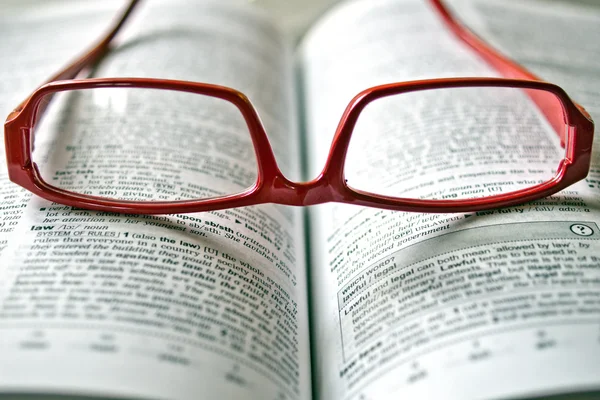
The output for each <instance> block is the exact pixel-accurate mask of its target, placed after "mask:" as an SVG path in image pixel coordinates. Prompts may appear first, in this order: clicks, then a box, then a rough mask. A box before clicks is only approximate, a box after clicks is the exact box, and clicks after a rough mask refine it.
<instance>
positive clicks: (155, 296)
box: [0, 1, 310, 399]
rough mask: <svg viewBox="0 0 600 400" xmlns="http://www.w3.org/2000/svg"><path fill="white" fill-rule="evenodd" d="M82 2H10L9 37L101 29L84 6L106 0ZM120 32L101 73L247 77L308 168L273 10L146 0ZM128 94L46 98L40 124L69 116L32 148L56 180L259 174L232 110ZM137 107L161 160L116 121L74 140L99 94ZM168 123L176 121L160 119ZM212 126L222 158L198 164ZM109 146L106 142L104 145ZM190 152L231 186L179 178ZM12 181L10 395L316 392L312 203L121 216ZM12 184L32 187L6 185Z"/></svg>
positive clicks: (283, 154) (287, 147)
mask: <svg viewBox="0 0 600 400" xmlns="http://www.w3.org/2000/svg"><path fill="white" fill-rule="evenodd" d="M86 4H87V3H86ZM119 5H120V2H119ZM53 6H56V7H53ZM15 7H16V6H15ZM82 7H83V6H82ZM83 8H84V9H83V10H81V11H80V13H78V12H75V11H73V10H72V9H71V8H67V7H62V8H61V7H58V3H57V4H49V5H48V7H47V8H43V7H42V8H41V11H39V12H38V13H37V14H36V15H37V17H38V18H37V19H36V20H32V19H31V18H32V17H29V16H27V15H24V14H22V13H20V12H17V11H18V10H16V11H15V12H14V14H10V15H8V16H7V20H10V21H11V23H10V24H8V25H4V24H3V25H2V28H1V29H3V30H7V31H8V32H9V34H8V37H6V36H5V38H3V41H2V42H1V43H2V45H3V46H6V47H7V48H14V49H15V50H18V49H21V50H22V51H23V52H24V51H25V50H26V51H28V52H29V53H28V54H35V52H36V51H40V49H47V48H49V47H45V46H51V45H56V46H57V47H59V44H58V43H57V42H59V41H60V39H61V38H62V37H63V36H74V37H77V36H78V35H79V31H82V32H84V31H86V29H87V28H88V25H90V28H92V27H93V26H92V24H88V23H86V22H85V21H86V19H81V16H82V15H83V16H89V17H90V18H91V16H94V17H97V16H99V15H100V14H98V13H96V12H95V11H94V10H91V13H88V11H87V10H85V7H83ZM11 12H12V11H11ZM114 13H116V7H113V8H112V12H111V13H108V12H106V13H103V14H102V15H106V17H107V18H105V19H104V20H103V21H102V22H103V24H102V25H103V27H102V28H104V27H105V26H108V21H109V20H110V18H111V17H112V15H114ZM3 18H4V15H3ZM71 20H73V24H71ZM56 21H60V25H61V26H62V27H64V28H60V29H64V32H62V35H61V36H60V37H59V38H57V39H55V38H53V36H52V35H53V32H54V31H55V30H60V29H59V28H55V24H56V25H58V22H56ZM77 22H81V26H80V25H79V24H78V23H77ZM33 24H38V29H39V31H40V32H42V29H47V30H46V31H45V32H43V36H45V38H41V39H45V40H46V41H43V40H40V43H39V44H38V43H34V42H31V43H30V42H29V41H28V40H26V38H27V34H28V30H27V28H28V27H29V26H31V25H33ZM93 25H95V24H93ZM44 27H46V28H44ZM124 29H125V31H124V32H123V35H122V36H120V38H119V40H118V43H117V46H116V47H115V48H113V49H112V50H111V52H110V53H109V54H108V55H107V56H106V58H105V59H104V60H103V61H102V62H101V63H100V64H99V65H98V66H97V67H96V68H95V70H94V71H93V76H95V77H114V76H120V77H132V76H133V77H153V78H167V79H169V78H170V79H181V80H190V81H198V82H207V83H213V84H219V85H225V86H229V87H232V88H235V89H237V90H239V91H241V92H243V93H245V94H246V95H247V96H248V97H249V98H250V100H251V101H252V102H253V104H254V105H255V107H256V108H257V110H258V112H259V113H260V116H261V118H262V120H263V123H264V125H265V128H266V130H267V131H268V132H269V138H270V140H271V141H272V144H273V147H274V150H275V152H276V156H277V157H278V160H279V162H280V165H281V166H282V169H284V170H285V171H286V173H289V174H290V176H291V177H294V176H297V174H298V171H299V154H297V152H296V151H295V148H296V147H297V143H298V136H297V133H296V132H297V130H296V120H295V118H296V117H295V107H294V104H293V103H294V99H293V92H292V91H291V90H290V88H291V85H292V82H293V80H292V79H291V76H290V75H291V73H292V68H291V65H290V60H291V57H290V52H289V49H288V47H287V44H286V43H285V42H284V41H283V40H281V36H280V35H279V31H278V29H277V28H276V27H275V26H273V25H272V24H271V23H270V22H269V21H268V19H267V18H266V17H265V15H264V14H263V13H261V12H258V11H256V10H255V9H253V8H251V7H248V6H245V5H243V4H240V3H239V2H235V3H229V2H226V3H224V2H220V1H219V2H217V1H213V2H202V3H197V2H182V1H179V2H170V1H169V2H167V1H162V2H161V1H148V2H143V3H141V4H140V6H139V9H136V10H135V13H134V15H133V16H132V19H131V20H130V21H129V22H128V25H127V26H126V27H125V28H124ZM97 33H98V32H97V31H96V32H94V36H96V35H97ZM40 36H41V35H40ZM82 36H84V35H82ZM21 38H22V39H21ZM18 40H22V41H23V43H18ZM89 40H91V38H86V40H85V42H86V44H87V43H89ZM82 41H83V38H82ZM25 45H26V46H25ZM83 48H84V46H83V45H81V46H80V44H79V43H75V40H73V44H71V45H69V48H68V49H67V50H70V51H71V52H72V54H71V53H69V52H67V51H65V52H63V53H62V55H61V57H59V58H60V60H59V64H62V63H64V62H66V61H67V59H68V58H70V57H72V56H73V55H74V54H75V53H76V52H77V51H80V50H82V49H83ZM65 53H69V57H66V56H65ZM21 57H22V58H26V55H22V56H21ZM34 61H36V62H37V61H39V62H40V63H41V62H43V60H42V59H38V58H34ZM8 67H9V68H8ZM51 67H52V68H48V69H46V68H42V66H39V69H40V70H43V74H41V75H42V76H41V77H40V79H39V81H38V82H30V81H29V79H27V82H24V83H23V84H19V85H15V86H18V87H15V88H13V89H11V91H12V90H15V92H17V91H18V93H19V98H17V99H14V98H13V96H12V94H10V95H8V94H7V95H3V97H2V104H3V109H5V113H8V112H9V111H10V109H9V108H8V107H9V105H11V106H12V107H14V106H15V105H16V104H18V101H20V100H21V98H22V97H24V96H26V94H27V93H28V91H31V90H33V89H34V88H35V85H36V84H39V82H41V81H42V79H43V78H44V77H45V76H49V75H50V74H51V73H53V72H54V68H55V67H56V65H55V63H53V64H52V66H51ZM1 68H2V74H3V75H5V76H7V77H12V76H13V74H18V73H19V71H18V68H19V63H15V64H14V65H13V64H10V65H9V66H7V65H6V64H5V63H3V64H2V65H1ZM36 68H38V67H37V66H36ZM32 76H33V75H32ZM115 93H116V92H108V95H107V96H106V97H100V98H88V97H85V96H81V97H79V98H75V99H74V100H73V102H72V103H69V102H67V103H66V104H68V105H71V104H73V106H72V107H69V108H66V109H64V111H62V112H61V111H60V110H61V108H60V106H61V103H60V102H59V101H58V100H57V101H55V102H53V103H52V104H51V106H50V108H49V109H48V110H49V111H48V115H46V116H45V117H44V120H43V122H44V123H46V122H47V123H49V124H57V126H59V127H64V132H65V137H64V138H63V137H58V138H48V141H47V142H44V141H43V140H45V138H44V137H43V135H40V137H41V139H40V140H42V141H40V142H39V143H38V142H37V140H38V139H37V138H36V147H35V151H36V152H37V151H42V150H43V151H50V150H52V151H55V153H53V154H58V155H57V156H54V158H55V159H54V161H55V162H57V163H60V162H63V163H64V164H58V165H60V168H59V169H58V170H57V171H56V173H55V174H54V175H52V178H51V179H53V181H54V182H55V183H56V184H63V183H65V182H67V181H69V179H70V178H69V177H70V176H71V174H75V175H77V176H78V180H75V181H74V182H75V183H76V184H77V183H78V182H83V180H84V179H89V181H88V182H87V183H88V184H89V185H90V188H93V187H94V185H98V187H101V186H102V185H108V184H106V183H102V182H100V183H98V180H97V179H96V178H97V177H98V171H99V170H102V171H103V174H104V175H103V178H102V179H107V177H109V178H111V179H112V185H113V186H112V187H107V188H106V189H102V190H109V191H112V190H114V191H120V193H123V192H124V191H126V190H129V187H128V186H127V185H128V184H130V183H128V182H131V181H130V180H128V179H129V178H130V177H131V176H134V177H135V178H136V179H137V180H138V182H140V184H141V185H143V186H144V187H154V188H155V189H160V190H161V191H160V192H159V193H160V194H165V195H170V194H172V193H175V194H177V193H178V192H177V191H180V192H181V193H184V189H185V191H186V192H185V193H192V194H197V193H200V194H205V193H206V192H207V191H209V189H210V190H212V191H213V192H214V191H218V190H220V189H223V190H227V188H228V187H229V186H228V185H230V184H231V185H233V184H234V183H235V184H237V182H238V181H245V180H247V179H249V178H248V177H252V171H250V169H251V168H252V164H251V161H252V158H253V156H252V149H251V148H250V150H248V149H247V148H243V146H242V145H241V144H240V143H241V142H240V140H238V138H237V137H235V136H234V133H232V132H233V131H232V130H231V127H232V124H233V123H234V122H232V121H229V120H227V119H224V118H223V115H222V114H220V113H219V112H218V111H219V110H216V111H215V112H214V113H207V112H206V111H205V109H203V108H197V107H196V104H195V103H194V102H193V101H191V102H189V103H182V102H180V103H177V104H169V103H166V102H164V100H160V99H158V98H157V99H155V98H153V97H146V98H142V99H139V98H137V99H136V98H127V100H128V101H129V103H125V102H124V101H123V100H124V98H123V97H119V95H115ZM119 93H120V92H119ZM59 97H60V96H57V97H56V99H58V98H59ZM132 99H134V100H135V101H137V103H133V104H132V103H131V101H132ZM67 100H69V101H70V99H67ZM54 104H58V106H55V105H54ZM125 105H126V106H127V107H130V108H128V110H129V111H131V112H135V111H136V110H139V109H143V108H144V107H147V108H149V109H152V110H153V114H152V115H150V116H149V117H148V118H147V119H138V120H135V121H134V124H133V125H132V129H136V130H142V131H143V132H145V133H146V135H145V137H144V140H143V141H140V142H139V145H138V148H137V149H138V150H139V152H143V153H144V155H145V156H147V157H148V160H151V161H150V162H149V163H148V164H147V165H146V167H147V168H150V167H152V168H154V169H153V172H152V173H147V172H144V170H143V169H141V168H140V166H139V163H136V162H132V160H131V158H130V157H129V156H128V154H127V151H130V150H131V149H130V148H126V147H124V145H125V144H127V142H126V140H125V138H124V140H123V141H121V140H119V138H112V139H111V142H110V143H107V142H106V140H107V138H108V137H110V136H109V135H110V134H112V133H111V131H109V130H103V129H98V130H96V131H91V135H89V136H81V138H82V139H81V140H80V141H79V142H77V143H72V142H69V140H70V137H69V133H70V132H71V131H72V128H73V127H82V126H83V127H84V128H85V129H86V132H88V133H90V130H91V129H92V127H94V126H96V127H98V125H94V124H92V123H91V122H92V121H94V120H93V118H94V117H95V116H97V115H102V114H101V113H102V112H103V110H104V108H102V107H105V108H106V109H108V108H110V107H112V108H111V110H112V111H116V112H119V111H120V110H123V109H124V107H125ZM171 105H175V107H176V111H178V113H179V114H178V115H183V116H184V117H185V118H183V119H181V120H175V121H173V118H172V115H171V114H168V111H166V110H169V106H171ZM56 107H58V108H56ZM118 116H119V118H121V117H122V115H121V114H118ZM157 116H158V117H161V118H162V119H161V118H156V117H157ZM88 121H89V122H90V123H89V124H87V123H86V122H88ZM163 122H165V123H166V122H169V123H170V124H171V125H170V127H171V129H173V130H172V131H169V132H161V131H160V129H161V128H162V126H163V125H161V124H162V123H163ZM189 127H193V129H194V132H193V134H192V133H186V135H187V136H179V138H183V139H181V140H182V141H181V142H180V143H179V146H180V147H179V148H177V145H178V144H177V143H176V142H175V141H174V139H173V135H172V134H173V133H180V132H182V131H184V130H185V129H187V128H189ZM186 132H188V131H186ZM161 133H163V134H162V135H161ZM202 135H207V137H208V138H209V139H207V140H206V142H205V149H206V148H210V151H211V152H210V157H212V158H209V159H210V160H212V161H214V163H215V164H211V163H204V164H201V165H199V166H197V167H196V166H194V165H193V161H194V160H191V159H190V158H191V156H190V153H189V150H190V146H191V144H192V143H194V142H197V137H198V136H202ZM98 143H100V144H98ZM38 144H39V146H38ZM134 144H135V143H134ZM101 148H104V149H106V148H109V149H110V151H109V152H104V153H102V155H98V156H97V155H96V151H97V150H98V149H101ZM163 148H168V149H173V150H172V153H170V154H167V155H166V156H165V157H163V158H157V157H156V156H155V154H153V151H162V150H163ZM176 148H177V149H176ZM292 150H294V151H292ZM242 152H246V153H242ZM163 154H164V153H163ZM244 154H245V155H244ZM247 155H249V156H248V157H246V156H247ZM236 157H237V159H234V158H236ZM184 158H185V159H186V160H188V161H189V162H188V164H187V165H188V166H189V168H190V169H192V168H193V169H196V170H202V171H203V172H202V173H204V174H206V173H208V172H207V171H210V172H212V173H214V174H215V176H216V177H215V181H217V182H220V183H219V185H221V186H220V187H216V188H215V186H214V185H213V186H212V187H211V188H206V187H202V186H201V185H200V184H198V183H194V182H192V181H189V182H183V180H181V182H179V181H180V179H181V177H182V176H183V175H184V174H183V172H182V171H181V170H178V168H179V164H177V161H178V160H179V159H184ZM2 168H4V167H2ZM80 171H84V172H83V173H81V172H80ZM2 173H3V176H6V172H4V170H3V172H2ZM111 174H114V175H111ZM88 175H89V177H88ZM217 175H218V176H217ZM175 182H179V183H175ZM179 185H181V186H179ZM1 188H2V190H4V191H5V192H6V193H7V199H8V200H7V203H6V206H3V208H1V209H0V219H1V220H4V221H9V222H11V223H10V224H9V226H10V227H11V230H12V231H11V232H10V234H9V235H6V236H5V237H3V239H4V242H3V245H4V249H3V250H2V253H1V255H0V265H1V268H0V282H1V284H0V354H2V357H0V393H6V394H9V395H10V394H15V393H33V394H36V393H38V394H42V393H43V394H59V395H65V394H71V395H85V396H106V397H127V398H169V399H197V398H198V397H199V395H200V396H201V397H207V398H228V399H234V398H239V399H250V398H253V399H284V398H285V399H303V398H308V397H309V395H310V372H309V371H310V363H309V346H308V316H307V306H306V282H305V279H306V278H305V262H304V256H303V254H304V253H303V251H304V239H303V233H302V229H303V228H302V219H301V214H300V209H292V208H286V207H279V206H271V205H269V206H260V207H247V208H242V209H232V210H225V211H219V212H206V213H201V214H185V215H183V214H178V215H156V216H141V215H132V214H128V215H123V214H117V213H106V212H93V211H87V210H82V209H73V208H71V207H66V206H62V205H59V204H55V203H50V202H48V201H45V200H42V199H40V198H36V197H34V198H31V196H30V195H27V194H26V193H23V191H21V190H19V189H15V186H14V185H13V184H11V183H8V182H7V181H6V179H4V181H2V183H1ZM134 189H135V188H134ZM94 190H95V189H94ZM12 192H15V193H17V195H18V196H20V197H10V195H9V194H10V193H12ZM13 206H14V207H13ZM13 210H17V211H18V213H15V212H13ZM17 215H18V217H19V218H17ZM13 216H14V218H13ZM13 221H14V223H13Z"/></svg>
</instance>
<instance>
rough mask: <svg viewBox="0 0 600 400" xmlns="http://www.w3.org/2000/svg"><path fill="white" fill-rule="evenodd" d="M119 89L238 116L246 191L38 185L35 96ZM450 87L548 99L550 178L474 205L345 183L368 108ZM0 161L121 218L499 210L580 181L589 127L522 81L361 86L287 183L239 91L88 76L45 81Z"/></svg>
mask: <svg viewBox="0 0 600 400" xmlns="http://www.w3.org/2000/svg"><path fill="white" fill-rule="evenodd" d="M107 87H125V88H150V89H161V90H173V91H183V92H189V93H195V94H200V95H206V96H214V97H218V98H221V99H223V100H226V101H229V102H231V103H232V104H234V105H235V106H236V107H237V108H238V109H239V110H240V112H241V113H242V115H243V117H244V119H245V120H246V123H247V125H248V130H249V133H250V135H251V138H252V142H253V145H254V149H255V154H256V158H257V167H258V178H257V180H256V182H255V183H254V185H252V186H251V187H250V188H248V189H247V190H245V191H242V192H240V193H238V194H234V195H228V196H222V197H213V198H207V199H198V200H180V201H161V202H140V201H125V200H114V199H107V198H100V197H96V196H90V195H83V194H77V193H74V192H70V191H67V190H64V189H60V188H57V187H55V186H52V185H51V184H49V183H47V182H45V181H44V180H43V178H42V177H41V175H40V173H39V171H38V170H37V168H36V166H35V165H34V164H33V163H32V161H31V142H32V135H33V133H32V128H33V126H34V124H35V118H36V113H37V112H38V108H39V107H40V101H41V99H42V98H44V97H45V96H48V95H52V94H53V93H57V92H61V91H68V90H80V89H91V88H107ZM458 87H510V88H523V89H535V90H542V91H546V92H550V93H552V94H553V95H555V96H556V98H557V99H558V100H559V101H560V103H561V104H562V107H563V111H564V115H565V116H566V118H567V121H566V125H567V126H571V127H572V128H571V129H569V132H568V134H569V135H570V136H571V137H570V138H569V140H567V141H566V144H567V148H566V157H565V159H564V160H563V162H561V164H560V166H559V168H558V170H557V173H556V175H555V176H554V177H553V178H552V179H550V180H549V181H547V182H545V183H542V184H539V185H536V186H533V187H531V188H527V189H522V190H519V191H515V192H510V193H506V194H500V195H493V196H488V197H483V198H477V199H461V200H422V199H404V198H396V197H390V196H383V195H378V194H374V193H369V192H366V191H361V190H357V189H354V188H351V187H349V186H348V185H347V183H346V180H345V178H344V162H345V156H346V152H347V150H348V146H349V143H350V138H351V136H352V131H353V129H354V125H355V123H356V120H357V119H358V116H359V115H360V113H361V111H362V110H364V108H365V107H366V105H367V104H369V103H370V102H372V101H374V100H377V99H380V98H383V97H386V96H390V95H398V94H402V93H407V92H414V91H420V90H432V89H444V88H458ZM5 139H6V150H7V161H8V166H9V177H10V179H11V180H12V181H13V182H15V183H17V184H19V185H21V186H23V187H25V188H26V189H28V190H30V191H31V192H33V193H34V194H37V195H39V196H40V197H43V198H46V199H48V200H51V201H55V202H57V203H61V204H66V205H69V206H73V207H77V208H88V209H94V210H100V211H109V212H124V213H141V214H157V213H168V214H172V213H186V212H200V211H211V210H217V209H224V208H233V207H242V206H248V205H256V204H262V203H278V204H287V205H296V206H306V205H314V204H321V203H325V202H340V203H347V204H356V205H361V206H368V207H378V208H384V209H390V210H398V211H416V212H462V211H478V210H484V209H489V208H496V207H507V206H510V205H516V204H520V203H523V202H526V201H530V200H534V199H538V198H541V197H546V196H549V195H551V194H553V193H556V192H557V191H559V190H562V189H564V188H566V187H568V186H570V185H571V184H573V183H575V182H577V181H578V180H581V179H583V178H584V177H585V176H586V175H587V173H588V170H589V165H590V160H591V147H592V139H593V123H592V122H591V121H590V120H589V119H588V118H587V117H586V115H585V114H584V113H582V112H581V110H580V109H579V107H578V106H577V105H576V104H575V103H574V102H573V101H572V100H571V99H570V98H569V96H568V95H567V94H566V92H565V91H564V90H563V89H562V88H560V87H559V86H557V85H554V84H551V83H547V82H541V81H530V80H518V79H505V78H442V79H428V80H419V81H410V82H397V83H391V84H386V85H380V86H376V87H372V88H368V89H366V90H364V91H362V92H361V93H359V94H358V95H356V96H355V97H354V98H353V99H352V100H351V101H350V103H349V104H348V106H347V108H346V111H345V112H344V114H343V116H342V118H341V120H340V123H339V125H338V128H337V130H336V133H335V135H334V139H333V141H332V144H331V148H330V152H329V156H328V158H327V160H326V163H325V166H324V168H323V170H322V172H321V174H320V175H319V176H318V177H317V178H315V179H313V180H312V181H309V182H292V181H290V180H288V179H287V178H286V177H285V176H284V175H283V174H282V172H281V170H280V169H279V167H278V165H277V161H276V159H275V156H274V154H273V150H272V148H271V145H270V143H269V140H268V137H267V134H266V132H265V129H264V127H263V125H262V123H261V121H260V118H259V116H258V113H257V112H256V109H255V108H254V106H253V105H252V104H251V102H250V100H249V99H248V98H247V97H246V96H245V95H244V94H243V93H241V92H239V91H237V90H235V89H232V88H228V87H224V86H218V85H212V84H206V83H198V82H188V81H176V80H166V79H151V78H93V79H84V80H67V81H57V82H50V83H48V84H46V85H44V86H42V87H40V88H39V89H38V90H36V91H35V92H34V93H33V94H32V96H31V97H30V98H29V100H28V101H27V102H26V103H25V105H24V107H23V108H22V110H21V111H20V112H19V113H18V115H17V116H15V117H14V118H12V119H10V120H8V121H7V122H6V124H5Z"/></svg>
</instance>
